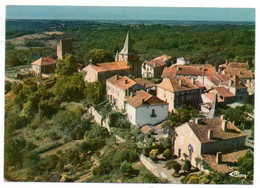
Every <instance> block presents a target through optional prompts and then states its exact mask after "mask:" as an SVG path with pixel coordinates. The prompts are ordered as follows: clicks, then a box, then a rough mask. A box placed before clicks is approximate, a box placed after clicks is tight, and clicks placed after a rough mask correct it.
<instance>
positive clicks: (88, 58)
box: [85, 49, 114, 65]
mask: <svg viewBox="0 0 260 188" xmlns="http://www.w3.org/2000/svg"><path fill="white" fill-rule="evenodd" d="M111 61H114V58H113V55H112V54H111V53H109V52H108V51H106V50H104V49H93V50H90V51H88V53H87V54H86V55H85V63H86V65H87V64H89V63H90V62H91V63H93V64H96V63H105V62H111Z"/></svg>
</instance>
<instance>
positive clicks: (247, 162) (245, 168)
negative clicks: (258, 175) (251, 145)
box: [237, 151, 254, 175]
mask: <svg viewBox="0 0 260 188" xmlns="http://www.w3.org/2000/svg"><path fill="white" fill-rule="evenodd" d="M237 164H238V171H239V172H240V173H241V174H247V175H252V174H253V171H254V154H253V153H252V152H251V151H247V152H246V154H245V155H244V156H243V157H239V158H238V161H237Z"/></svg>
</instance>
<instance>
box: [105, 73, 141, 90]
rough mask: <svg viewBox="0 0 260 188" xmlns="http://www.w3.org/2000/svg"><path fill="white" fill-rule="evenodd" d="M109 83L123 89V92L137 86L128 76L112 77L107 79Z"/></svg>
mask: <svg viewBox="0 0 260 188" xmlns="http://www.w3.org/2000/svg"><path fill="white" fill-rule="evenodd" d="M107 81H108V82H110V83H111V84H113V85H115V86H117V87H119V88H121V89H122V90H127V89H128V88H130V87H132V86H133V85H135V84H137V83H136V82H135V81H134V80H132V79H131V78H128V77H127V76H118V75H115V76H112V77H111V78H109V79H107Z"/></svg>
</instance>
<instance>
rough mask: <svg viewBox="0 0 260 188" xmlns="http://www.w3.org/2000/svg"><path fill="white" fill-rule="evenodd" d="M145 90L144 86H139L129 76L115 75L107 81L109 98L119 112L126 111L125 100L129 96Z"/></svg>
mask: <svg viewBox="0 0 260 188" xmlns="http://www.w3.org/2000/svg"><path fill="white" fill-rule="evenodd" d="M145 89H146V88H145V87H144V86H142V85H139V84H138V83H137V82H135V81H134V80H132V79H131V78H128V77H127V76H119V75H114V76H112V77H111V78H109V79H107V80H106V90H107V98H108V100H109V101H110V102H111V103H113V104H114V106H115V107H116V109H117V110H119V111H123V110H124V109H125V98H126V97H127V96H130V95H133V94H134V93H135V92H136V91H138V90H145Z"/></svg>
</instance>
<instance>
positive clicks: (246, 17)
mask: <svg viewBox="0 0 260 188" xmlns="http://www.w3.org/2000/svg"><path fill="white" fill-rule="evenodd" d="M6 18H10V19H121V20H207V21H255V9H254V8H187V7H186V8H179V7H167V8H165V7H104V6H103V7H102V6H99V7H97V6H95V7H94V6H92V7H91V6H13V5H12V6H7V8H6Z"/></svg>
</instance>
